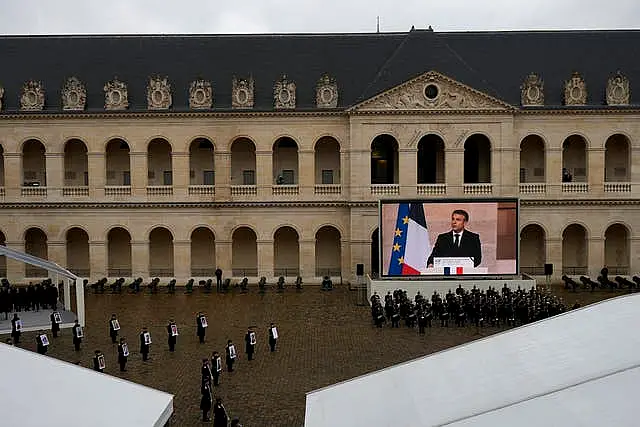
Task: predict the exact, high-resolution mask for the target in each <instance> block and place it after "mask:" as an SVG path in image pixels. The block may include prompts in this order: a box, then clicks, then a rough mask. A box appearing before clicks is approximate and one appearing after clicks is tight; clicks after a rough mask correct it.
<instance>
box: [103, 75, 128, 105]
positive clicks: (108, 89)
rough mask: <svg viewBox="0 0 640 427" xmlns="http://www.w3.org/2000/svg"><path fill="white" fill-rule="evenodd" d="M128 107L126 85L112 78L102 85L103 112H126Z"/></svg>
mask: <svg viewBox="0 0 640 427" xmlns="http://www.w3.org/2000/svg"><path fill="white" fill-rule="evenodd" d="M128 107H129V96H128V91H127V84H126V83H124V82H121V81H120V80H118V78H117V77H116V78H114V79H113V80H111V81H110V82H107V83H106V84H105V85H104V108H105V110H126V109H127V108H128Z"/></svg>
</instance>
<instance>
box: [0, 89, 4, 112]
mask: <svg viewBox="0 0 640 427" xmlns="http://www.w3.org/2000/svg"><path fill="white" fill-rule="evenodd" d="M3 97H4V88H3V87H2V86H0V111H2V98H3Z"/></svg>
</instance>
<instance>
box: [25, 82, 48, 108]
mask: <svg viewBox="0 0 640 427" xmlns="http://www.w3.org/2000/svg"><path fill="white" fill-rule="evenodd" d="M43 108H44V88H43V87H42V83H41V82H37V81H35V80H29V81H28V82H26V83H25V84H24V86H22V95H21V96H20V110H22V111H41V110H42V109H43Z"/></svg>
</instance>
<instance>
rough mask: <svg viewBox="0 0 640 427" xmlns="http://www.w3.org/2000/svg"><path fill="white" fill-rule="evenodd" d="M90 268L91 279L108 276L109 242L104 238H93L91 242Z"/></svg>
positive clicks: (93, 280)
mask: <svg viewBox="0 0 640 427" xmlns="http://www.w3.org/2000/svg"><path fill="white" fill-rule="evenodd" d="M89 266H90V267H89V268H90V269H91V278H90V279H89V281H92V282H95V281H96V280H99V279H102V278H103V277H107V244H106V242H105V241H104V240H91V241H90V242H89Z"/></svg>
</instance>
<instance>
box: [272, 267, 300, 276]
mask: <svg viewBox="0 0 640 427" xmlns="http://www.w3.org/2000/svg"><path fill="white" fill-rule="evenodd" d="M273 275H274V276H276V277H280V276H284V277H297V276H299V275H300V268H299V267H284V268H283V267H281V268H274V269H273Z"/></svg>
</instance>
